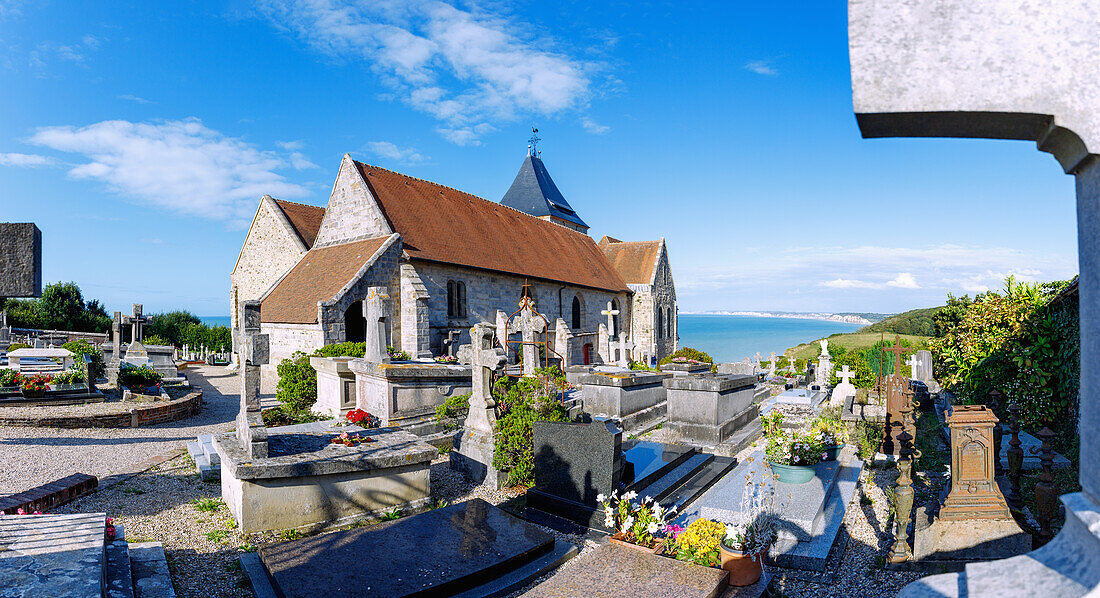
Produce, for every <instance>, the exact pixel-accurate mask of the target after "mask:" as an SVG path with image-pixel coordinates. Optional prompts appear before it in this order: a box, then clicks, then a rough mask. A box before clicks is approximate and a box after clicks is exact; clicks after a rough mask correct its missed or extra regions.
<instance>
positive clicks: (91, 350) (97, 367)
mask: <svg viewBox="0 0 1100 598" xmlns="http://www.w3.org/2000/svg"><path fill="white" fill-rule="evenodd" d="M61 348H62V349H68V350H69V351H71V352H72V354H73V358H74V360H75V361H76V363H77V365H80V366H81V367H83V364H84V356H85V355H87V356H88V357H90V358H91V359H92V362H91V363H90V364H88V368H89V369H90V370H91V371H90V372H88V375H89V376H90V377H91V378H92V380H98V379H100V378H103V377H104V376H106V375H107V364H106V363H105V362H104V361H103V353H101V352H100V350H99V348H98V347H96V346H95V345H93V344H91V343H89V342H88V341H86V340H84V339H79V340H75V341H72V342H68V343H65V344H64V345H61Z"/></svg>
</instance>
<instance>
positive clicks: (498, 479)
mask: <svg viewBox="0 0 1100 598" xmlns="http://www.w3.org/2000/svg"><path fill="white" fill-rule="evenodd" d="M493 338H494V331H493V328H492V327H491V325H489V324H488V323H484V322H479V323H477V324H474V326H473V328H471V329H470V342H471V343H472V344H471V345H470V350H469V356H470V365H471V366H472V371H471V391H470V409H469V411H468V412H467V415H466V424H465V426H464V427H463V430H462V437H461V439H460V440H458V442H457V444H456V445H455V447H454V449H453V450H452V451H451V457H450V458H451V461H450V465H451V469H455V470H458V471H461V472H463V473H464V474H466V476H467V477H468V478H470V479H471V480H473V481H475V482H479V483H484V484H486V485H488V486H490V487H496V488H499V487H501V486H503V485H504V483H505V482H506V481H507V480H506V476H505V475H503V473H502V472H499V471H498V470H497V469H496V468H495V467H493V452H494V450H495V445H494V435H493V430H494V428H495V426H496V421H497V416H496V401H495V400H494V399H493V394H492V382H493V374H494V373H495V372H497V371H498V370H499V369H500V368H501V367H502V366H503V365H504V363H505V353H504V349H502V348H500V347H496V346H494V342H493Z"/></svg>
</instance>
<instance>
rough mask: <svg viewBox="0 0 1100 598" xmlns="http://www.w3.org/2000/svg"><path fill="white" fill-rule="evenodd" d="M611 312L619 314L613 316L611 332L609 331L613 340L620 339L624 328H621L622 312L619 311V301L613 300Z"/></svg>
mask: <svg viewBox="0 0 1100 598" xmlns="http://www.w3.org/2000/svg"><path fill="white" fill-rule="evenodd" d="M611 310H612V311H617V312H619V313H617V314H615V315H613V316H611V330H610V331H609V332H610V333H611V337H612V338H618V336H619V333H620V332H622V330H623V329H622V327H621V326H619V318H620V317H622V310H620V309H619V300H618V299H612V300H611Z"/></svg>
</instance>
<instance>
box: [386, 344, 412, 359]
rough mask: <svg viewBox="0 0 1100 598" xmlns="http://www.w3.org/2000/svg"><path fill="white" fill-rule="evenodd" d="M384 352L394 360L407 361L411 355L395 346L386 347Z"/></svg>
mask: <svg viewBox="0 0 1100 598" xmlns="http://www.w3.org/2000/svg"><path fill="white" fill-rule="evenodd" d="M386 353H388V354H389V356H390V359H393V360H396V361H409V360H410V359H412V357H411V356H410V355H409V354H408V353H407V352H405V351H401V350H399V349H397V348H395V347H386Z"/></svg>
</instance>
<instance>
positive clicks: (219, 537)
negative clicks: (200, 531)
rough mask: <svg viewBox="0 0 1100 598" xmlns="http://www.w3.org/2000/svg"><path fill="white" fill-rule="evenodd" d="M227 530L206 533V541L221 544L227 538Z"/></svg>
mask: <svg viewBox="0 0 1100 598" xmlns="http://www.w3.org/2000/svg"><path fill="white" fill-rule="evenodd" d="M229 533H230V532H229V530H227V529H215V530H210V531H208V532H206V539H207V540H210V541H211V542H217V543H218V544H221V543H222V542H223V541H224V540H225V539H226V538H228V537H229Z"/></svg>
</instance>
